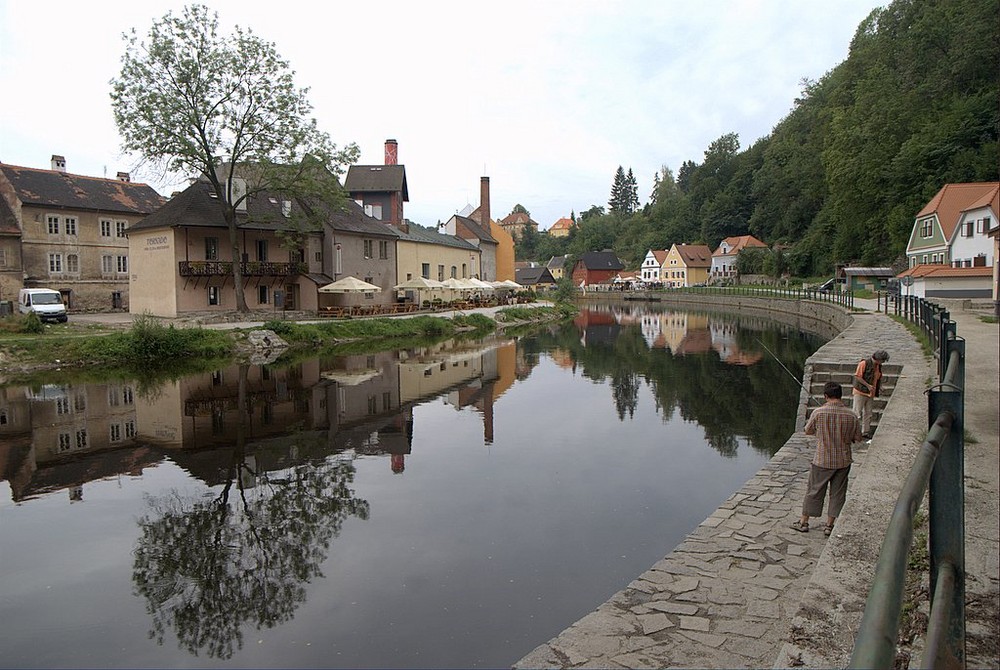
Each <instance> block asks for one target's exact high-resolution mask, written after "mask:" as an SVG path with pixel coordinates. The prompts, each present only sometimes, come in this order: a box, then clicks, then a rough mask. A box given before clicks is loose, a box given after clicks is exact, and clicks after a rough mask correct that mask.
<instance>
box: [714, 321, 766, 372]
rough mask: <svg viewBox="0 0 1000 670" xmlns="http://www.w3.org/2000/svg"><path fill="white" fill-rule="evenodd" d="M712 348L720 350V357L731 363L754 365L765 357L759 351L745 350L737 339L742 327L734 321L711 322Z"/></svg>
mask: <svg viewBox="0 0 1000 670" xmlns="http://www.w3.org/2000/svg"><path fill="white" fill-rule="evenodd" d="M709 330H711V333H712V348H713V349H715V350H716V351H717V352H719V359H720V360H721V361H722V362H723V363H728V364H729V365H753V364H754V363H757V362H758V361H760V359H761V358H763V356H764V355H763V354H762V353H761V352H759V351H743V350H742V349H740V346H739V343H738V342H737V340H736V334H737V333H739V332H740V327H739V326H738V325H737V324H736V323H735V322H732V321H722V320H713V321H712V322H711V323H709Z"/></svg>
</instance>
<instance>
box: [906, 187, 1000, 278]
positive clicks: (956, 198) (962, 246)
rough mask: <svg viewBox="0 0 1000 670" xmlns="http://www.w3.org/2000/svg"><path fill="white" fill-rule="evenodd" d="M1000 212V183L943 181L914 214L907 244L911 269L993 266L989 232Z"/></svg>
mask: <svg viewBox="0 0 1000 670" xmlns="http://www.w3.org/2000/svg"><path fill="white" fill-rule="evenodd" d="M998 214H1000V182H995V181H994V182H982V183H973V184H945V185H944V186H943V187H942V188H941V190H940V191H938V192H937V194H936V195H935V196H934V197H933V198H931V200H930V202H928V203H927V204H926V205H925V206H924V208H923V209H921V210H920V212H919V213H917V216H916V219H915V220H914V223H913V230H912V231H911V232H910V241H909V242H908V243H907V245H906V258H907V261H908V264H909V266H910V268H911V269H912V268H915V267H916V266H918V265H927V264H943V265H953V266H956V267H992V266H993V261H994V257H993V243H992V242H991V241H990V239H989V231H990V229H991V228H992V227H993V225H994V224H995V223H996V221H997V215H998Z"/></svg>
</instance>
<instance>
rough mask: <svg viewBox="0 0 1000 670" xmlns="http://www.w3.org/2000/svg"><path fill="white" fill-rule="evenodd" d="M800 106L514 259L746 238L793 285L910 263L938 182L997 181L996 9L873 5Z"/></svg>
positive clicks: (964, 1)
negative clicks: (776, 254)
mask: <svg viewBox="0 0 1000 670" xmlns="http://www.w3.org/2000/svg"><path fill="white" fill-rule="evenodd" d="M790 104H791V105H792V109H791V112H790V113H789V114H788V116H786V117H785V118H784V119H782V120H781V122H780V123H778V125H777V126H775V128H774V130H773V131H772V132H771V134H770V135H768V136H767V137H765V138H762V139H761V140H759V141H758V142H756V143H754V144H753V145H752V146H750V147H747V148H745V149H744V148H741V147H740V141H739V138H738V137H737V135H736V134H733V133H730V134H726V135H723V136H722V137H720V138H719V139H717V140H715V141H714V142H712V143H711V144H710V145H709V147H708V148H707V149H706V150H705V153H704V157H703V158H702V160H701V161H700V162H697V161H693V160H691V161H685V162H684V163H683V164H682V165H681V166H679V168H678V169H677V171H676V174H675V173H674V172H673V171H672V170H671V169H670V168H668V167H664V168H663V169H661V171H660V173H659V174H658V175H657V176H656V179H655V181H654V185H653V192H652V194H651V195H650V197H649V202H648V203H647V204H646V205H645V206H644V207H643V208H642V209H638V210H636V211H634V212H621V211H614V210H620V208H618V207H612V208H609V209H610V210H611V211H610V213H605V209H604V207H603V206H594V207H592V208H591V209H589V210H587V211H585V212H583V213H582V214H581V215H580V216H579V217H577V224H578V225H577V227H576V229H575V230H574V232H573V233H572V234H571V236H570V237H569V238H562V239H551V238H548V237H547V236H545V235H530V234H529V235H528V236H526V237H525V239H523V240H521V241H520V243H519V246H518V259H519V260H520V259H536V260H543V261H544V260H547V259H548V258H549V257H550V256H552V255H558V254H565V253H569V254H574V255H576V254H580V253H582V252H584V251H590V250H598V249H606V248H611V249H614V250H615V251H617V252H618V254H619V256H620V257H621V258H622V260H623V261H625V262H626V263H627V264H628V266H629V267H630V268H636V267H638V265H639V264H640V263H641V262H642V258H643V256H644V255H645V253H646V251H647V250H648V249H651V248H652V249H664V248H668V247H669V246H670V245H671V244H673V243H674V242H684V243H693V242H700V243H705V244H708V245H709V246H710V247H712V248H713V249H714V248H715V247H716V246H717V245H718V243H719V241H720V240H722V238H724V237H727V236H731V235H743V234H746V233H750V234H753V235H755V236H756V237H758V238H759V239H761V240H762V241H764V242H766V243H767V244H768V245H770V246H774V245H776V244H778V245H780V247H781V248H782V249H783V250H784V251H783V252H782V253H781V255H780V259H779V261H778V262H777V264H776V265H774V266H773V267H777V265H780V266H781V269H782V270H787V271H790V272H791V273H792V274H793V275H796V276H814V275H819V274H825V273H828V272H829V271H830V270H831V269H832V268H833V266H834V264H835V263H838V262H851V263H861V264H864V265H875V264H879V265H881V264H891V263H895V262H900V261H901V260H902V258H903V252H904V250H905V248H906V243H907V239H908V237H909V233H910V229H911V226H912V224H913V219H914V216H915V215H916V213H917V212H918V211H919V210H920V208H921V207H922V206H923V205H924V204H925V203H926V202H927V201H928V200H929V199H930V198H931V197H932V196H933V195H934V194H935V193H936V192H937V191H938V190H939V189H940V188H941V186H942V185H944V184H946V183H949V182H971V181H995V180H997V179H998V169H1000V168H998V165H1000V153H998V129H1000V0H896V1H895V2H892V4H890V5H888V6H887V7H886V8H884V9H877V10H875V11H873V12H872V13H871V14H870V15H869V16H868V18H867V19H866V20H865V21H864V22H862V23H861V25H860V26H858V29H857V31H856V33H855V35H854V39H853V40H852V42H851V46H850V54H849V56H848V58H847V60H845V61H844V62H843V63H841V64H840V65H838V66H837V67H835V68H834V69H833V70H831V71H830V72H828V73H827V74H826V75H825V76H824V77H823V78H822V79H821V80H819V81H803V90H802V93H801V95H800V97H799V98H797V99H796V100H794V101H790ZM625 162H626V163H627V160H626V161H625ZM619 169H620V168H619ZM613 170H614V166H612V167H611V169H610V170H609V174H610V173H612V172H613ZM641 195H643V194H642V193H640V196H641Z"/></svg>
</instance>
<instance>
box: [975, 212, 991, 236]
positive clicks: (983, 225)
mask: <svg viewBox="0 0 1000 670" xmlns="http://www.w3.org/2000/svg"><path fill="white" fill-rule="evenodd" d="M976 232H978V233H988V232H990V217H988V216H987V217H986V218H985V219H979V221H977V222H976Z"/></svg>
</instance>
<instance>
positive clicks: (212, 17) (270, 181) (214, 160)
mask: <svg viewBox="0 0 1000 670" xmlns="http://www.w3.org/2000/svg"><path fill="white" fill-rule="evenodd" d="M218 27H219V26H218V16H217V14H215V13H214V12H211V11H210V10H209V9H208V8H207V7H205V6H202V5H190V6H188V7H185V8H184V10H183V12H182V13H181V14H180V15H179V16H177V15H174V14H173V13H171V12H168V13H167V14H166V15H165V16H164V17H163V18H162V19H159V20H156V21H154V22H153V25H152V28H150V30H149V34H148V35H147V36H146V38H145V40H143V39H140V37H139V35H138V34H137V32H136V31H135V30H134V29H133V30H132V31H131V32H130V33H128V34H126V35H125V41H126V50H125V55H124V57H123V59H122V67H121V72H120V73H119V75H118V77H117V79H115V80H113V81H112V90H111V100H112V103H113V110H114V117H115V123H116V124H117V126H118V131H119V133H120V134H121V137H122V146H123V148H124V149H125V151H128V152H133V153H135V154H137V155H139V156H141V157H142V158H144V159H145V160H147V161H149V162H151V163H154V164H156V165H158V166H160V167H161V168H162V169H163V170H164V171H165V172H168V173H174V174H179V175H182V176H184V177H189V176H191V175H197V176H198V177H200V178H202V179H205V180H207V181H208V182H209V183H210V184H211V185H212V188H213V190H214V191H215V193H216V196H217V198H218V201H219V203H220V209H221V210H222V214H223V216H224V218H225V221H226V223H227V225H228V228H229V242H230V245H231V247H232V254H233V258H234V259H238V258H240V257H241V253H242V251H243V250H242V246H241V236H240V235H238V231H237V227H238V223H237V209H238V208H240V207H241V205H242V204H243V203H244V202H245V201H246V200H247V199H249V198H253V197H255V196H257V195H258V194H262V193H266V192H282V193H286V194H291V195H296V196H312V197H318V198H322V199H323V200H325V201H327V202H334V201H335V200H336V198H337V196H338V190H337V189H336V188H335V186H334V184H335V182H336V180H335V179H333V180H329V179H322V178H318V177H320V176H321V175H322V173H323V172H326V173H327V174H329V175H332V176H334V177H335V176H337V175H339V174H340V172H341V169H342V166H344V165H347V164H349V163H351V162H353V160H355V159H356V156H357V147H355V146H353V145H351V146H349V147H347V148H346V149H345V150H343V151H338V150H337V148H336V147H335V146H334V144H333V143H332V142H331V141H330V138H329V137H328V136H327V134H326V133H323V132H321V131H320V130H319V129H318V127H317V125H316V121H315V120H314V119H312V118H310V116H309V115H310V113H311V111H312V107H311V105H310V103H309V101H308V99H307V93H308V89H300V88H296V86H295V84H294V80H293V74H294V73H293V71H292V70H291V68H290V67H289V64H288V63H287V62H286V61H285V60H283V59H282V58H281V57H280V56H279V55H278V53H277V51H276V49H275V47H274V45H273V44H271V43H269V42H265V41H264V40H262V39H260V38H259V37H257V36H256V35H254V34H253V32H251V31H250V30H243V29H241V28H239V27H237V28H236V29H235V31H234V32H233V34H231V35H220V34H219V31H218ZM307 156H309V157H312V161H313V162H312V163H308V162H307V161H305V160H304V159H305V158H306V157H307ZM314 164H318V165H320V166H322V167H323V168H324V170H323V171H320V170H315V169H312V167H311V166H312V165H314ZM232 267H233V281H234V286H235V290H236V300H237V308H238V309H239V310H241V311H245V310H246V309H247V304H246V298H245V296H244V292H243V288H244V287H243V284H244V282H243V279H242V273H241V267H240V263H233V264H232Z"/></svg>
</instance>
